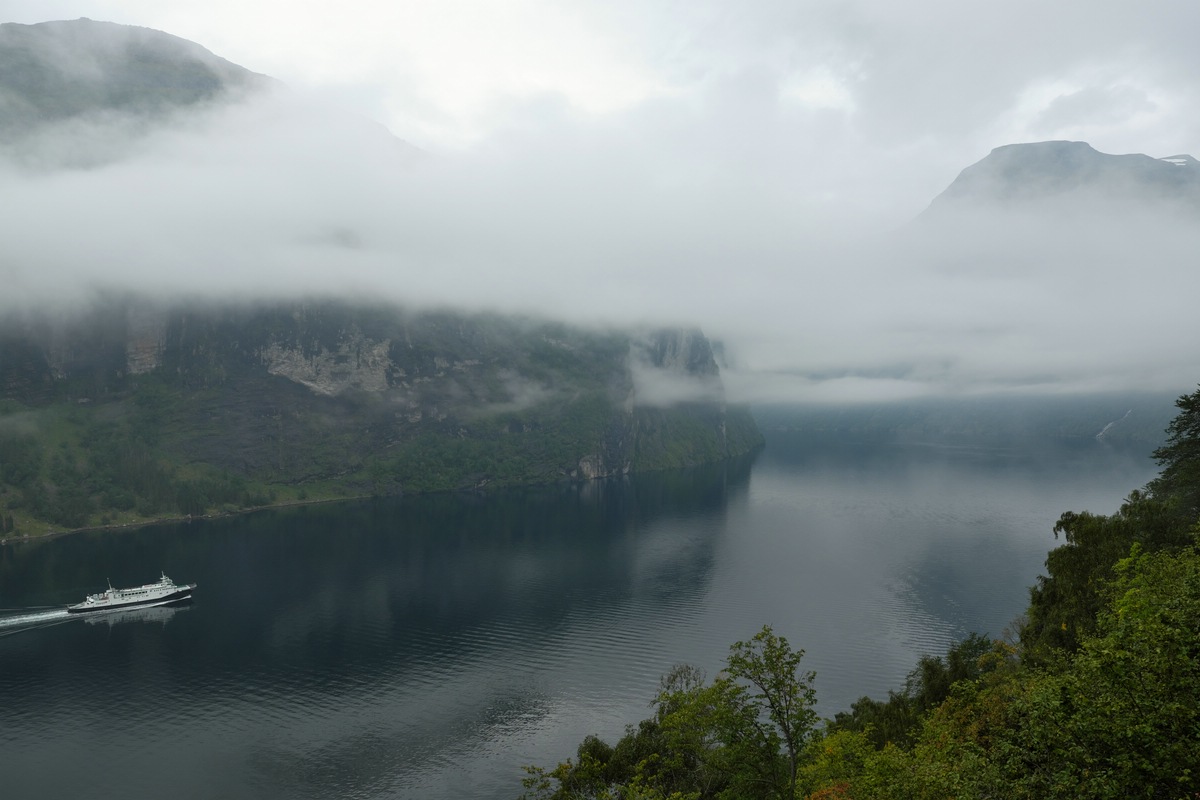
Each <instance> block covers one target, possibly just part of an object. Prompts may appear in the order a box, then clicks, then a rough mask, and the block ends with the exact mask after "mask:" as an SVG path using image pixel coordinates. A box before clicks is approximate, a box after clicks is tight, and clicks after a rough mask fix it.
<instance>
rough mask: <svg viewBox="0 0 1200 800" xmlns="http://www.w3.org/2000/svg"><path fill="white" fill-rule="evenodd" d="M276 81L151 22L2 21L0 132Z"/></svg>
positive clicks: (152, 112)
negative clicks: (143, 25) (147, 25)
mask: <svg viewBox="0 0 1200 800" xmlns="http://www.w3.org/2000/svg"><path fill="white" fill-rule="evenodd" d="M272 83H274V81H273V80H272V79H270V78H268V77H266V76H264V75H259V74H257V73H254V72H251V71H250V70H248V69H245V68H243V67H239V66H238V65H236V64H233V63H231V62H229V61H226V60H225V59H223V58H220V57H218V56H216V55H213V54H212V53H211V52H209V51H208V50H206V49H204V48H203V47H201V46H200V45H198V44H196V43H195V42H190V41H188V40H187V39H181V38H179V37H178V36H172V35H170V34H168V33H163V32H161V31H156V30H151V29H150V28H138V27H133V26H130V25H118V24H115V23H112V22H95V21H93V20H90V19H77V20H70V21H59V22H42V23H38V24H36V25H20V24H17V23H12V22H9V23H4V24H2V25H0V137H8V138H12V137H20V136H26V135H29V134H31V133H35V132H36V131H37V130H38V129H39V128H40V127H42V126H44V125H46V124H47V123H57V122H63V121H67V120H71V119H74V118H80V117H89V116H96V115H105V114H113V113H120V114H134V115H139V116H156V115H162V114H164V113H169V112H171V111H174V110H177V109H180V108H185V107H188V106H195V105H197V104H202V103H204V102H206V101H211V100H214V99H217V98H219V97H221V96H222V95H228V94H231V93H233V92H237V91H244V90H247V89H254V88H262V87H266V86H269V85H271V84H272Z"/></svg>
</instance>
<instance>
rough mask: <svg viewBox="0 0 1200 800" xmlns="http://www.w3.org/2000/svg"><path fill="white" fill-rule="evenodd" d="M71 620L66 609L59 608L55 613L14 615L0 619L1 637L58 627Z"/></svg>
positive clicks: (42, 612) (41, 612)
mask: <svg viewBox="0 0 1200 800" xmlns="http://www.w3.org/2000/svg"><path fill="white" fill-rule="evenodd" d="M71 618H72V617H71V615H70V614H68V613H67V610H66V609H65V608H58V609H55V610H53V611H38V612H35V613H33V614H14V615H12V616H5V617H0V636H11V635H12V634H14V633H20V632H21V631H26V630H30V629H31V628H44V627H46V626H48V625H58V624H60V623H62V622H66V621H67V620H69V619H71Z"/></svg>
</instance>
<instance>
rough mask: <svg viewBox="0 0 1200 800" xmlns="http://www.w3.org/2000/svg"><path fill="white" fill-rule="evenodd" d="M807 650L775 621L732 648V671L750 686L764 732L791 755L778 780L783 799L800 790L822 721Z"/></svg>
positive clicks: (772, 745)
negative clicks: (804, 760)
mask: <svg viewBox="0 0 1200 800" xmlns="http://www.w3.org/2000/svg"><path fill="white" fill-rule="evenodd" d="M802 658H804V651H803V650H793V649H792V648H791V646H790V645H789V644H788V640H787V639H786V638H784V637H782V636H777V635H776V634H775V632H774V631H772V630H771V627H770V626H769V625H764V626H763V629H762V630H761V631H759V632H758V633H756V634H755V635H754V636H753V637H752V638H751V639H749V640H748V641H744V642H737V643H736V644H734V645H733V646H732V647H731V648H730V651H729V660H728V667H727V670H726V671H727V673H728V675H729V677H730V678H732V679H733V680H735V681H743V682H745V683H746V684H748V685H749V692H750V695H749V700H750V703H751V705H752V707H753V708H754V710H755V712H756V714H755V717H756V723H757V727H758V730H759V735H760V736H761V737H762V738H763V740H764V741H765V742H766V744H767V747H768V749H772V750H775V751H778V750H779V746H780V745H782V748H783V752H784V754H785V755H786V757H787V763H786V770H785V773H784V779H783V781H776V784H777V785H776V793H777V794H778V796H779V797H782V798H791V797H794V796H795V794H796V773H797V770H798V769H799V766H800V754H801V753H802V751H803V750H804V747H805V744H806V743H807V741H808V739H809V737H810V736H811V735H812V732H813V728H814V727H815V726H816V724H817V712H816V711H814V710H813V706H814V705H816V702H817V692H816V689H814V688H813V680H814V679H815V678H816V673H815V672H811V671H809V672H801V670H800V661H801V659H802Z"/></svg>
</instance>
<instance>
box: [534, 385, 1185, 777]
mask: <svg viewBox="0 0 1200 800" xmlns="http://www.w3.org/2000/svg"><path fill="white" fill-rule="evenodd" d="M1177 405H1179V407H1180V409H1181V414H1180V416H1179V418H1177V419H1176V420H1175V421H1174V422H1173V423H1172V424H1171V427H1170V428H1169V429H1168V433H1169V440H1168V444H1167V445H1166V446H1165V447H1163V448H1161V449H1160V450H1159V451H1157V452H1156V453H1155V457H1156V458H1157V459H1158V461H1159V463H1160V464H1161V465H1162V466H1163V473H1162V475H1161V476H1160V477H1159V478H1158V479H1156V480H1155V481H1152V482H1151V483H1150V485H1149V486H1148V487H1147V488H1146V490H1145V491H1143V492H1133V493H1132V494H1131V495H1130V496H1129V498H1128V500H1127V501H1126V503H1125V504H1124V505H1122V507H1121V508H1120V510H1119V511H1118V512H1117V513H1116V514H1113V515H1109V516H1102V515H1095V514H1089V513H1087V512H1079V513H1076V512H1069V513H1066V514H1064V515H1063V516H1062V517H1061V518H1060V519H1059V522H1058V525H1057V526H1056V527H1055V533H1056V535H1057V534H1060V533H1061V534H1063V536H1064V538H1065V542H1064V543H1063V544H1062V545H1061V546H1060V547H1058V548H1056V549H1055V550H1053V551H1052V552H1051V553H1050V554H1049V556H1048V557H1047V559H1046V567H1047V573H1048V574H1047V575H1046V576H1044V577H1042V578H1039V581H1038V584H1037V586H1035V587H1034V588H1033V589H1032V590H1031V594H1030V600H1031V602H1030V606H1029V611H1028V614H1027V618H1026V622H1025V624H1024V625H1023V626H1022V628H1021V630H1020V638H1019V640H1018V641H1017V642H1015V643H1005V642H999V641H991V640H988V639H986V638H984V637H977V636H972V637H971V638H969V639H967V640H965V641H963V642H961V643H959V644H958V645H956V646H955V647H953V648H951V650H950V652H949V653H948V654H947V656H946V658H944V659H942V658H933V657H929V656H926V657H924V658H922V659H921V661H920V663H919V664H918V665H917V668H916V669H915V670H914V671H913V672H912V673H910V676H909V680H908V683H907V684H906V686H905V688H904V690H903V691H901V692H892V693H890V695H889V698H888V699H887V700H886V701H875V700H871V699H870V698H865V697H864V698H862V699H861V700H859V701H858V702H856V703H855V704H854V705H853V707H852V709H851V711H850V712H845V713H842V714H838V715H837V718H836V719H835V720H831V721H828V722H827V723H826V724H825V725H824V726H822V727H817V725H816V719H815V717H814V716H813V715H812V705H813V703H814V702H815V697H814V696H813V694H812V674H811V673H807V674H804V673H800V672H799V662H800V655H801V652H802V651H792V650H791V648H790V647H789V646H788V644H787V642H786V640H784V639H782V638H780V637H776V636H775V635H774V633H773V632H772V631H771V630H770V629H769V628H764V629H763V631H762V632H760V633H759V634H758V635H756V636H755V637H754V638H753V639H751V640H750V641H748V642H739V643H737V644H735V645H734V646H733V648H731V651H730V657H729V660H728V662H727V663H728V666H727V669H726V671H725V672H723V673H722V674H721V675H720V676H719V677H718V678H717V679H716V680H714V681H713V682H712V683H705V681H704V679H703V676H701V675H700V674H699V673H698V672H696V671H695V670H694V669H692V668H687V667H684V668H677V669H676V670H675V671H674V672H672V673H671V674H670V675H668V676H667V677H666V678H665V679H664V682H663V686H662V691H660V693H659V696H658V698H657V699H656V701H655V703H654V708H655V715H654V716H653V717H651V718H650V719H647V720H643V721H642V722H641V723H640V724H639V725H638V726H637V727H636V728H633V727H631V728H629V729H627V731H626V735H625V736H624V737H623V738H622V739H621V740H620V742H618V743H617V745H616V746H615V747H609V746H608V745H607V744H605V743H603V742H601V741H600V740H598V739H595V738H594V737H592V738H589V739H588V740H586V741H585V742H584V744H582V745H581V746H580V748H579V751H578V753H577V757H578V761H577V762H572V761H567V762H564V763H562V764H559V765H558V767H556V768H555V769H553V770H549V771H546V770H541V769H537V768H532V769H531V770H530V778H529V780H528V781H527V784H526V786H527V788H529V789H530V792H529V793H528V794H527V795H526V797H529V798H536V800H563V799H565V798H596V799H597V800H600V799H601V798H612V799H613V800H616V799H617V798H620V799H621V800H635V798H648V799H652V800H699V799H700V798H805V799H806V800H947V799H949V798H955V799H961V800H973V799H978V800H992V799H993V798H1017V799H1018V800H1022V799H1023V800H1041V799H1042V798H1048V799H1049V800H1058V799H1060V798H1061V800H1068V798H1069V799H1070V800H1076V798H1083V799H1084V800H1124V799H1125V798H1144V799H1145V800H1196V798H1198V797H1200V550H1198V549H1197V546H1198V544H1197V540H1198V539H1200V523H1197V517H1198V516H1200V392H1196V393H1194V394H1192V395H1189V396H1187V397H1184V398H1181V399H1180V401H1179V403H1178V404H1177Z"/></svg>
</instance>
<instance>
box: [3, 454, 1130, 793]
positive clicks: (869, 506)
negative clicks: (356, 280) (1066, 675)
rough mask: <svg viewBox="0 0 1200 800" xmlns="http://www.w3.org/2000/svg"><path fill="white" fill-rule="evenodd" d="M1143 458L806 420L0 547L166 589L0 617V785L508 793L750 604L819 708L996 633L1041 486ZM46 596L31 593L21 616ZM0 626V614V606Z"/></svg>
mask: <svg viewBox="0 0 1200 800" xmlns="http://www.w3.org/2000/svg"><path fill="white" fill-rule="evenodd" d="M1152 473H1153V465H1152V464H1151V463H1150V462H1149V461H1148V460H1147V459H1146V458H1145V457H1144V456H1142V455H1138V456H1132V455H1123V454H1121V453H1117V452H1114V451H1112V450H1109V449H1105V448H1104V447H1102V446H1100V445H1095V446H1085V447H1074V448H1065V447H1064V448H1058V449H1042V450H1039V451H1037V452H1031V451H1028V450H1022V449H987V448H970V447H963V448H947V447H918V446H909V447H896V446H891V447H888V446H876V447H865V446H863V447H847V446H839V447H828V446H825V447H819V448H818V447H813V446H811V445H808V444H805V443H804V442H801V441H799V440H795V441H789V440H787V439H782V438H778V437H777V438H776V439H775V440H774V441H772V443H771V445H770V446H769V447H768V448H767V450H766V451H764V452H763V453H761V454H760V455H759V456H758V458H757V459H756V460H753V461H751V460H745V461H741V462H737V463H733V464H728V465H723V466H721V467H718V468H712V469H703V470H693V471H687V472H679V473H671V474H664V475H658V476H650V477H646V478H642V479H637V480H629V481H613V482H605V483H593V484H589V485H587V486H583V487H552V488H542V489H535V490H522V491H514V492H508V493H503V494H495V495H489V496H486V497H473V496H457V495H456V496H442V497H426V498H415V499H406V500H387V501H376V502H369V503H355V504H343V505H336V506H333V505H330V506H314V507H309V508H304V509H295V510H288V511H281V512H271V513H262V514H256V515H251V516H246V517H241V518H237V519H232V520H224V521H218V522H195V523H192V524H188V525H177V526H162V527H157V528H147V529H142V530H138V531H133V532H126V533H118V534H94V535H93V534H84V535H76V536H72V537H67V538H64V539H59V540H56V541H51V542H41V543H31V544H19V545H16V546H13V545H11V544H10V545H9V546H7V547H0V607H5V608H10V607H17V606H34V605H43V604H53V603H66V602H77V601H78V600H80V599H82V597H83V595H84V593H85V592H89V591H96V590H98V589H100V588H102V587H103V586H104V582H105V579H106V578H111V580H112V582H113V585H116V586H120V585H132V584H139V583H144V582H148V581H151V580H153V579H155V578H157V577H158V573H159V570H160V569H162V570H165V571H166V572H167V574H168V575H170V576H172V577H173V578H175V579H176V580H177V581H187V582H193V581H194V582H198V583H199V589H198V590H197V594H196V602H195V603H194V604H193V605H192V606H190V607H187V608H182V609H178V610H171V609H154V610H147V611H141V612H128V613H126V614H122V615H116V616H111V617H109V618H107V619H99V620H94V619H88V620H80V619H76V618H70V619H68V620H66V621H64V622H61V623H60V624H54V625H46V626H44V627H40V628H36V629H25V630H21V629H18V628H14V627H12V626H8V627H3V623H0V786H2V787H3V788H2V789H0V796H3V797H4V798H6V800H22V799H23V798H45V797H89V798H110V797H113V798H115V797H128V796H148V795H151V794H160V793H162V794H169V795H170V796H171V797H174V798H192V797H195V798H328V797H353V798H410V797H411V798H463V797H481V798H514V797H516V796H517V795H519V794H520V792H521V787H520V778H521V776H522V772H521V769H520V768H521V765H522V764H528V763H540V764H551V763H553V762H555V761H558V760H560V759H562V758H565V757H566V756H568V755H571V754H572V753H573V750H574V747H575V745H576V744H577V743H578V741H579V740H580V739H582V738H583V736H585V735H587V734H588V733H598V734H600V735H601V736H603V737H605V738H609V739H610V740H611V739H614V738H615V737H617V736H619V735H620V733H621V731H622V729H623V726H624V725H625V724H626V723H630V722H635V721H637V720H639V719H641V718H642V717H644V716H646V714H647V711H648V709H647V703H648V701H649V699H650V697H651V696H652V695H653V693H654V691H655V687H656V685H657V682H658V678H659V676H660V675H661V674H662V673H663V672H664V671H666V670H667V669H669V668H670V667H671V666H672V665H673V664H675V663H677V662H681V661H686V662H690V663H693V664H696V665H698V666H701V667H702V668H704V669H706V670H707V671H708V672H709V674H713V673H715V672H716V671H717V670H718V669H719V668H720V665H721V662H722V660H723V658H724V656H725V654H726V653H727V651H728V646H729V644H730V643H732V642H734V641H736V640H738V639H743V638H746V637H748V636H750V635H752V634H753V633H754V632H756V631H757V630H758V628H759V627H761V626H762V624H763V623H770V624H771V625H773V626H774V627H775V629H776V631H777V632H779V633H782V634H784V635H786V636H787V637H788V638H789V639H790V640H791V642H792V643H793V645H795V646H798V647H803V648H804V649H805V650H806V651H807V655H806V657H805V666H806V667H807V668H809V669H815V670H816V671H817V689H818V693H819V696H820V708H819V710H820V711H821V713H822V714H824V715H832V714H833V713H835V712H836V711H839V710H842V709H845V708H846V707H848V706H849V704H850V703H851V702H852V701H853V700H855V699H856V698H858V697H859V696H861V695H863V694H872V695H875V696H880V695H882V694H884V693H885V692H886V691H887V690H888V689H889V688H896V687H898V686H899V685H900V684H901V683H902V681H903V679H904V675H905V674H906V673H907V671H908V670H909V669H910V668H911V667H912V666H913V663H914V662H915V660H916V658H917V657H918V656H919V655H920V654H922V653H926V652H938V651H940V650H942V649H943V648H944V647H945V646H946V645H947V644H948V643H949V642H951V641H953V640H954V639H956V638H958V637H961V636H963V635H965V634H966V633H968V632H970V631H980V632H987V633H991V634H994V635H998V634H999V633H1000V632H1001V630H1002V629H1003V628H1004V626H1006V625H1007V624H1008V623H1009V622H1010V621H1011V620H1012V618H1013V617H1014V616H1016V615H1017V614H1018V613H1020V611H1021V610H1022V609H1023V607H1024V605H1025V602H1026V599H1027V594H1026V588H1025V587H1027V586H1028V585H1029V584H1030V583H1031V582H1032V581H1033V579H1034V576H1036V575H1037V574H1038V572H1039V571H1040V570H1041V567H1042V561H1043V559H1044V557H1045V553H1046V551H1047V550H1048V549H1049V548H1050V547H1052V546H1053V545H1054V539H1053V537H1052V535H1051V528H1052V526H1053V523H1054V521H1055V520H1056V519H1057V517H1058V515H1059V513H1060V512H1062V511H1065V510H1068V509H1073V510H1081V509H1088V510H1092V511H1096V512H1101V513H1107V512H1111V511H1113V510H1115V508H1116V507H1117V506H1118V505H1119V503H1120V501H1121V499H1122V498H1123V497H1124V496H1125V495H1126V494H1127V493H1128V491H1129V490H1130V489H1133V488H1136V487H1138V486H1141V485H1142V484H1144V483H1145V482H1146V481H1147V480H1148V479H1149V478H1150V477H1151V475H1152ZM46 621H53V620H46ZM18 631H19V632H18Z"/></svg>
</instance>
